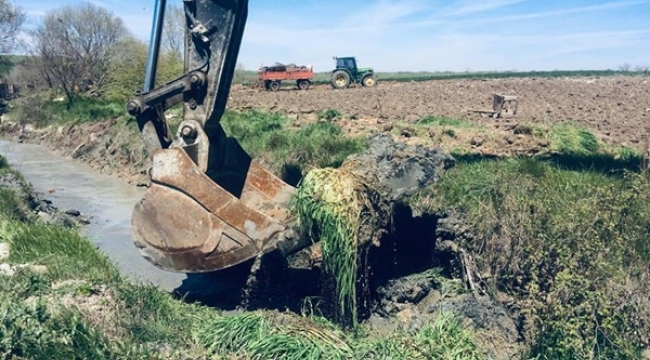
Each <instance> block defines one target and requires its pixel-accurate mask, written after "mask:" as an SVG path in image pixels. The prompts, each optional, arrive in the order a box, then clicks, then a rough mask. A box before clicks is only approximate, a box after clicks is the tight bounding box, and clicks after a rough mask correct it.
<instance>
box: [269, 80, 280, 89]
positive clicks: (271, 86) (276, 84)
mask: <svg viewBox="0 0 650 360" xmlns="http://www.w3.org/2000/svg"><path fill="white" fill-rule="evenodd" d="M279 89H280V82H279V81H271V83H270V84H269V90H271V91H278V90H279Z"/></svg>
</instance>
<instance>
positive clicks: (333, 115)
mask: <svg viewBox="0 0 650 360" xmlns="http://www.w3.org/2000/svg"><path fill="white" fill-rule="evenodd" d="M317 117H318V120H326V121H333V120H335V119H341V118H342V117H343V114H341V112H340V111H338V110H336V109H325V110H323V111H321V112H319V113H318V115H317Z"/></svg>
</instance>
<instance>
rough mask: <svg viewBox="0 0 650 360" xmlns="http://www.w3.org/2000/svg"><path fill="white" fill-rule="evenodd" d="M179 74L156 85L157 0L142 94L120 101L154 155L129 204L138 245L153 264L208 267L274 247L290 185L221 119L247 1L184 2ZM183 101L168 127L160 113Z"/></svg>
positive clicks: (279, 242) (160, 5)
mask: <svg viewBox="0 0 650 360" xmlns="http://www.w3.org/2000/svg"><path fill="white" fill-rule="evenodd" d="M183 7H184V11H185V19H186V31H185V33H186V40H185V42H186V51H185V62H184V63H185V74H184V75H183V76H182V77H180V78H178V79H176V80H174V81H171V82H169V83H167V84H164V85H162V86H160V87H158V88H155V89H154V84H155V73H156V65H157V59H158V51H159V48H160V38H161V36H162V28H163V26H162V24H163V20H164V9H165V0H158V1H156V7H155V10H154V22H153V30H152V36H151V42H150V50H149V60H148V64H147V73H146V75H145V76H146V77H145V86H144V89H143V91H142V92H137V93H136V95H135V97H134V98H133V99H132V100H130V101H129V103H128V104H127V110H128V111H129V113H130V114H132V115H133V116H135V117H136V119H137V121H138V125H139V128H140V131H141V132H142V138H143V140H144V142H145V145H146V147H147V150H148V152H149V154H151V155H152V168H151V186H150V187H149V189H148V190H147V192H146V193H145V195H144V197H143V199H142V200H141V201H140V202H139V203H138V204H137V205H136V206H135V209H134V211H133V216H132V229H133V231H132V233H133V238H134V242H135V245H136V247H137V248H139V249H140V251H141V253H142V255H143V256H144V257H145V259H147V260H148V261H150V262H151V263H152V264H154V265H155V266H158V267H160V268H163V269H166V270H170V271H177V272H190V273H191V272H209V271H216V270H221V269H224V268H228V267H231V266H235V265H238V264H241V263H244V262H246V261H247V260H250V259H253V258H255V257H256V256H258V255H259V254H260V253H266V252H269V251H274V250H276V249H281V250H282V251H284V252H286V251H291V247H290V246H286V243H289V242H291V241H290V240H288V239H287V237H288V236H289V235H288V234H291V233H292V229H291V228H290V226H289V224H290V222H291V221H290V220H291V219H290V218H289V217H288V214H287V207H288V202H289V200H290V198H291V196H292V194H293V193H294V190H295V189H294V188H293V187H291V186H289V185H288V184H286V183H284V182H283V181H282V180H280V179H279V178H277V177H276V176H274V175H273V174H271V173H270V172H269V171H268V170H266V169H265V168H264V167H262V166H261V165H260V164H259V163H257V162H255V161H254V160H253V159H251V157H250V156H249V155H248V154H247V153H246V152H245V151H244V150H243V149H242V148H241V146H239V144H238V143H237V141H236V140H235V139H232V138H229V137H228V136H227V134H226V133H225V132H224V130H223V129H222V127H221V125H220V123H219V122H220V119H221V116H222V114H223V112H224V109H225V104H226V100H227V98H228V93H229V90H230V85H231V81H232V76H233V73H234V69H235V63H236V59H237V53H238V51H239V47H240V43H241V39H242V36H243V32H244V25H245V22H246V16H247V7H248V1H247V0H184V1H183ZM179 103H182V104H183V121H182V122H181V124H180V125H179V130H178V132H177V134H175V136H174V135H172V134H170V130H169V128H170V126H169V125H168V124H167V120H166V118H165V115H164V113H165V111H166V110H167V109H169V108H170V107H171V106H174V105H176V104H179Z"/></svg>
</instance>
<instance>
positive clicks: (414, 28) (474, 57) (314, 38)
mask: <svg viewBox="0 0 650 360" xmlns="http://www.w3.org/2000/svg"><path fill="white" fill-rule="evenodd" d="M79 2H80V1H79V0H48V1H45V0H18V1H17V4H18V5H19V6H21V7H22V8H23V9H24V10H25V11H26V12H27V15H28V26H36V25H37V24H38V23H39V21H40V19H42V17H43V15H44V14H46V12H47V11H50V10H52V9H56V8H58V7H61V6H63V5H74V4H78V3H79ZM91 2H92V3H94V4H96V5H100V6H104V7H106V8H107V9H109V10H111V11H112V12H113V13H114V14H116V15H117V16H119V17H121V18H122V19H123V20H124V22H125V24H126V25H127V27H128V28H129V29H130V30H131V32H132V33H133V34H134V35H135V36H136V37H138V38H140V39H143V40H145V41H146V40H148V38H149V33H150V31H151V30H150V29H151V23H152V13H153V8H154V3H155V0H91ZM168 3H177V4H178V5H181V4H182V0H168ZM649 19H650V0H618V1H615V0H328V1H314V0H285V1H282V0H249V15H248V21H247V24H246V30H245V33H244V39H243V42H242V46H241V50H240V53H239V59H238V62H239V63H241V64H242V65H243V66H244V67H245V68H246V69H249V70H256V69H258V68H259V67H260V66H261V65H263V64H264V65H269V64H273V63H275V62H281V63H295V64H300V65H312V66H314V70H315V71H328V70H331V68H332V67H333V66H334V61H333V59H332V57H333V56H356V57H357V62H358V64H359V66H361V67H373V68H374V69H375V70H376V71H493V70H496V71H504V70H517V71H529V70H555V69H561V70H580V69H590V70H597V69H618V68H619V67H620V66H622V65H623V64H630V65H631V66H632V67H635V66H644V67H650V51H649V50H650V21H649Z"/></svg>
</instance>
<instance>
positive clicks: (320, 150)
mask: <svg viewBox="0 0 650 360" xmlns="http://www.w3.org/2000/svg"><path fill="white" fill-rule="evenodd" d="M221 124H222V125H223V127H224V129H225V131H226V133H227V134H228V135H229V136H232V137H233V138H235V139H237V141H239V143H240V144H241V145H242V147H243V148H244V149H245V150H246V151H247V152H248V153H249V154H250V155H251V156H252V157H253V158H254V159H256V160H258V161H260V162H261V163H262V164H264V165H265V166H267V167H268V168H270V169H271V171H273V172H274V173H276V174H278V175H282V174H283V173H285V172H286V170H287V169H292V168H294V169H295V172H297V173H299V175H298V178H299V177H300V176H302V174H303V173H304V172H306V171H309V170H310V169H313V168H323V167H329V166H332V167H338V166H340V165H341V164H342V163H343V161H344V160H345V159H346V158H347V157H348V156H349V155H351V154H354V153H357V152H360V151H362V150H364V149H365V148H366V146H367V144H366V141H365V140H364V139H362V138H350V137H348V136H346V135H345V134H344V133H343V130H342V129H341V127H340V126H339V125H337V124H335V123H332V122H319V123H313V124H307V125H304V126H301V127H299V128H297V129H294V128H288V127H287V126H288V124H289V120H288V119H287V118H286V117H284V116H283V115H280V114H277V113H268V112H261V111H250V112H245V113H236V112H226V114H225V115H224V117H223V119H222V121H221ZM285 180H291V181H290V182H292V185H296V184H297V180H296V179H287V178H286V176H285Z"/></svg>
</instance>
